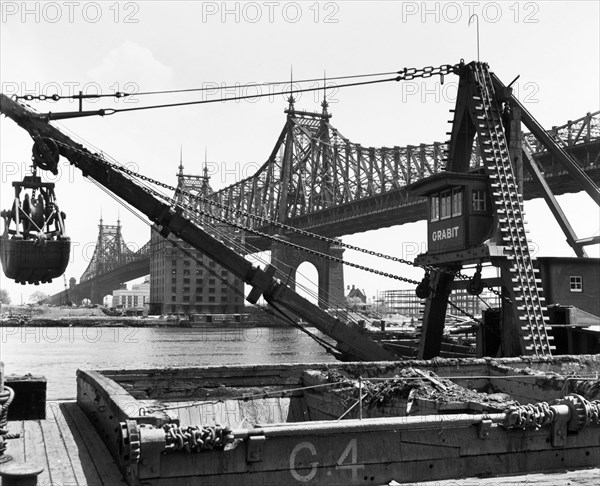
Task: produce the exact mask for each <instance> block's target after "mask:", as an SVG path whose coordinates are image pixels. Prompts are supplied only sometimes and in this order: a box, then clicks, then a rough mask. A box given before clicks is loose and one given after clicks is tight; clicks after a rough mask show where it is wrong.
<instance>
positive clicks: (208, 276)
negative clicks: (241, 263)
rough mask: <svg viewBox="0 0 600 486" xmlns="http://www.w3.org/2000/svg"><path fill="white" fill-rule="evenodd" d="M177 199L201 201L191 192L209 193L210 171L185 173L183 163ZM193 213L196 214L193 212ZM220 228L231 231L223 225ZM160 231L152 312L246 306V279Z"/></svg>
mask: <svg viewBox="0 0 600 486" xmlns="http://www.w3.org/2000/svg"><path fill="white" fill-rule="evenodd" d="M177 179H178V184H177V191H176V199H177V202H178V203H182V204H190V205H197V204H198V202H197V201H194V200H193V198H190V197H189V195H188V194H182V193H181V192H180V191H186V192H187V193H191V194H196V195H203V196H206V195H209V194H211V193H212V189H211V188H210V185H209V183H208V181H209V177H208V171H207V169H206V166H205V168H204V175H202V176H195V175H184V174H183V165H182V164H181V161H180V165H179V173H178V174H177ZM190 217H193V216H192V215H191V214H190ZM219 230H220V231H230V229H228V228H223V227H221V228H219ZM169 238H170V239H172V240H173V241H167V240H165V239H164V238H163V237H162V236H160V235H159V234H158V233H157V232H156V231H154V230H153V231H152V232H151V235H150V282H151V286H150V313H151V314H175V313H177V314H180V313H182V314H193V313H199V314H228V313H232V314H237V313H240V312H242V311H243V308H244V297H243V292H244V283H243V282H242V281H241V280H240V279H239V278H237V277H235V276H234V275H233V274H231V273H230V272H228V271H227V270H226V269H224V268H222V267H221V266H219V265H217V264H216V263H215V262H214V261H213V260H211V259H210V258H208V257H207V256H205V255H203V254H202V253H201V252H200V251H198V250H196V249H194V248H192V247H191V246H190V245H188V244H187V243H185V242H183V241H181V240H178V239H174V238H173V236H172V235H171V236H170V237H169Z"/></svg>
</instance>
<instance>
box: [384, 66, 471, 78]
mask: <svg viewBox="0 0 600 486" xmlns="http://www.w3.org/2000/svg"><path fill="white" fill-rule="evenodd" d="M459 67H460V64H442V65H441V66H438V67H433V66H425V67H423V68H420V69H417V68H404V69H403V70H402V71H398V74H399V76H398V77H397V78H396V81H412V80H413V79H417V78H431V77H432V76H441V77H442V79H443V77H444V76H445V75H447V74H450V73H456V72H457V71H458V69H459Z"/></svg>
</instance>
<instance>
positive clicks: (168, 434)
mask: <svg viewBox="0 0 600 486" xmlns="http://www.w3.org/2000/svg"><path fill="white" fill-rule="evenodd" d="M163 430H164V431H165V442H166V445H165V449H166V450H167V451H168V452H174V451H186V452H200V451H206V450H212V449H222V448H224V447H225V446H226V445H227V444H230V443H231V442H233V441H234V437H233V434H232V433H231V429H230V428H229V427H221V426H220V425H214V426H211V425H203V426H198V425H189V426H187V427H180V426H178V425H177V424H165V425H163Z"/></svg>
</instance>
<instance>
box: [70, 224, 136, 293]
mask: <svg viewBox="0 0 600 486" xmlns="http://www.w3.org/2000/svg"><path fill="white" fill-rule="evenodd" d="M134 255H135V252H133V251H132V250H131V249H130V248H129V247H128V246H127V245H126V244H125V241H123V234H122V232H121V221H120V219H118V220H117V224H116V225H109V224H104V222H103V219H102V216H100V223H99V224H98V239H97V240H96V247H95V249H94V254H93V256H92V259H91V260H90V263H89V265H88V267H87V268H86V270H85V272H83V275H82V276H81V279H80V284H82V283H84V282H87V281H92V285H91V286H89V292H86V293H85V295H84V294H82V295H80V296H79V297H80V299H85V298H89V299H91V301H92V303H94V304H100V303H102V298H103V297H104V296H105V295H107V294H109V293H111V292H112V291H113V290H114V289H115V286H114V282H111V281H106V282H103V281H102V278H99V277H100V276H101V275H103V274H106V273H107V272H110V271H111V270H114V269H116V268H118V267H119V266H121V265H124V264H125V263H128V262H129V261H130V260H131V259H132V257H133V256H134ZM88 294H89V295H88Z"/></svg>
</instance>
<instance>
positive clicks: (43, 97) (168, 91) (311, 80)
mask: <svg viewBox="0 0 600 486" xmlns="http://www.w3.org/2000/svg"><path fill="white" fill-rule="evenodd" d="M403 73H404V69H401V70H399V71H387V72H380V73H366V74H349V75H345V76H333V77H326V76H323V77H322V78H309V79H298V80H294V79H288V80H285V81H265V82H263V83H245V84H239V83H236V84H229V85H225V86H203V87H201V88H184V89H166V90H155V91H140V92H129V93H127V92H124V91H116V92H114V93H94V94H87V93H86V94H75V95H67V96H62V95H59V94H52V95H46V94H39V95H32V94H27V95H13V99H14V100H15V101H19V100H25V101H34V100H35V101H59V100H81V99H99V98H117V99H119V98H126V97H128V96H147V95H158V94H178V93H193V92H203V91H215V90H218V91H225V90H228V89H243V88H256V87H261V86H278V85H285V84H290V91H294V92H297V91H296V90H294V89H293V85H294V84H303V83H314V82H321V81H322V82H323V87H321V88H319V89H331V88H338V87H339V86H331V87H329V88H328V87H327V86H326V83H327V82H328V81H339V80H342V79H356V78H368V77H378V76H392V75H394V74H396V75H398V74H403ZM204 84H206V83H204ZM286 93H287V91H286ZM272 95H274V94H272Z"/></svg>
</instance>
